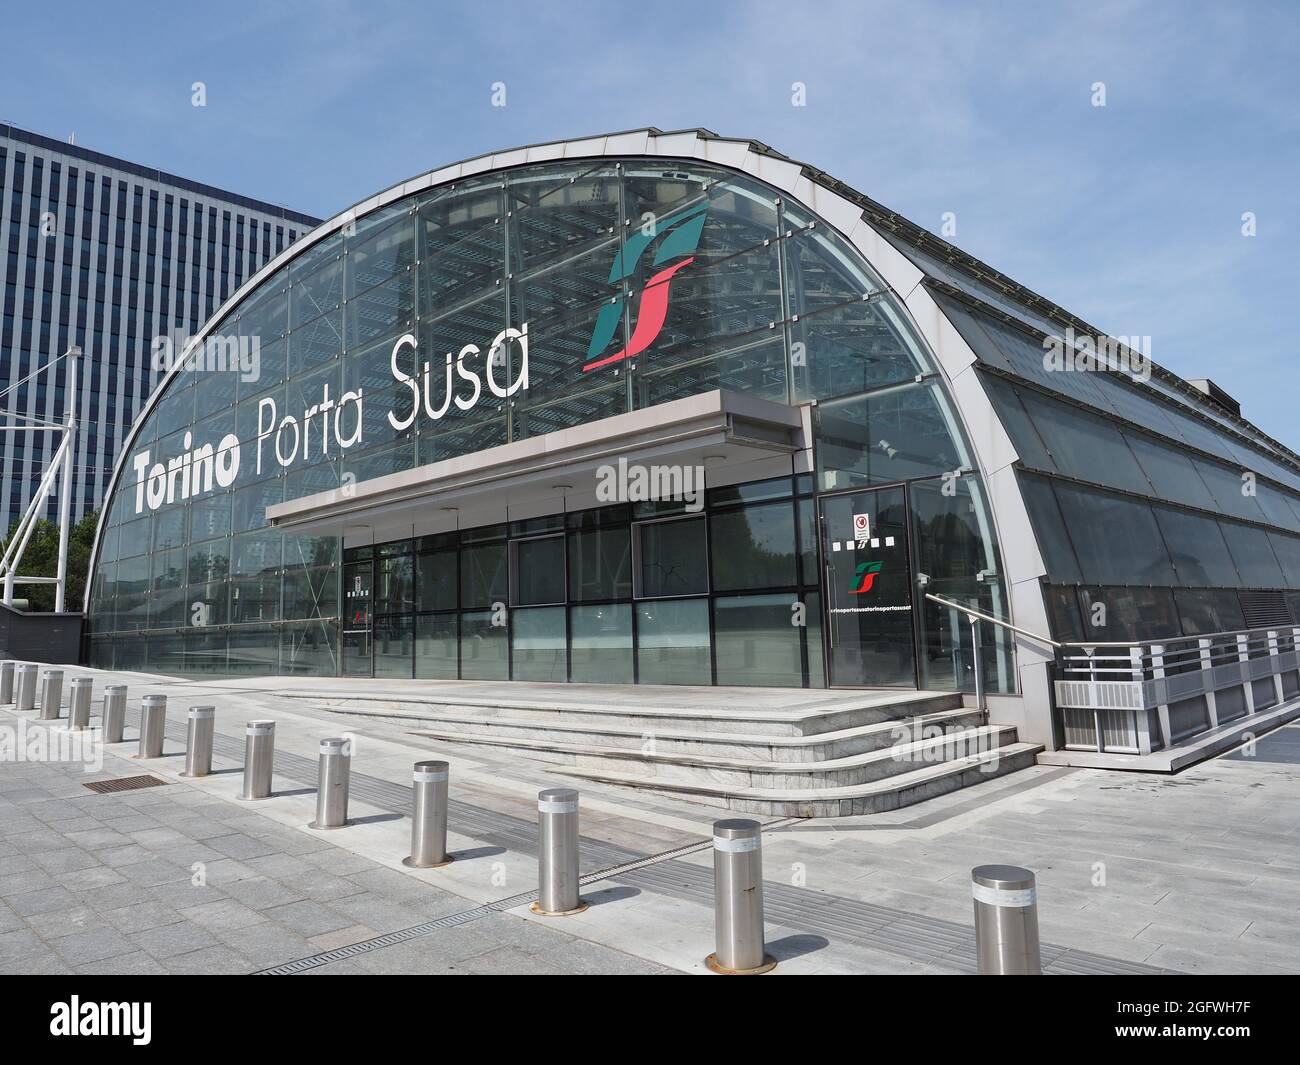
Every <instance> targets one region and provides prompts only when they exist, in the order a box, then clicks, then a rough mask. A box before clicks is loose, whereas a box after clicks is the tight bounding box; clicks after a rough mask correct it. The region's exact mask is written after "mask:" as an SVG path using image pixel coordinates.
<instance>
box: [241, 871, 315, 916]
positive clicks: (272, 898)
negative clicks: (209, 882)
mask: <svg viewBox="0 0 1300 1065" xmlns="http://www.w3.org/2000/svg"><path fill="white" fill-rule="evenodd" d="M223 890H224V891H225V892H226V894H228V895H229V896H230V897H231V898H233V899H236V900H238V901H239V902H242V903H243V904H244V905H245V906H248V907H249V908H251V909H254V910H265V909H268V908H270V907H272V906H283V905H284V904H285V903H288V902H301V901H302V900H303V899H305V898H306V896H305V895H304V894H303V893H302V892H301V891H298V890H297V889H296V888H292V887H289V886H287V885H285V884H282V883H280V882H279V881H276V880H272V879H270V878H269V877H265V876H257V877H250V878H248V879H247V880H237V881H235V882H234V883H232V884H226V885H224V887H223Z"/></svg>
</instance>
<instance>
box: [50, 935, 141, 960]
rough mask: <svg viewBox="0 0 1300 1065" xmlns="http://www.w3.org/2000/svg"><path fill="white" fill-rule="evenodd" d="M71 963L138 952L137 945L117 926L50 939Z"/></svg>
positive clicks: (53, 945) (52, 944)
mask: <svg viewBox="0 0 1300 1065" xmlns="http://www.w3.org/2000/svg"><path fill="white" fill-rule="evenodd" d="M49 942H50V945H51V946H52V947H53V948H54V949H55V950H57V951H58V952H59V954H60V955H61V956H62V957H63V959H64V960H65V961H66V962H68V963H69V964H70V965H84V964H87V963H90V962H96V961H104V960H106V959H108V958H114V957H119V956H121V955H125V954H133V953H135V952H136V949H137V948H136V945H135V944H134V943H132V942H131V940H129V939H128V938H127V937H126V936H124V935H123V934H122V933H121V932H119V931H118V930H117V929H116V928H95V929H92V930H89V931H85V932H75V933H73V934H72V935H68V936H60V937H59V938H58V939H54V940H50V941H49Z"/></svg>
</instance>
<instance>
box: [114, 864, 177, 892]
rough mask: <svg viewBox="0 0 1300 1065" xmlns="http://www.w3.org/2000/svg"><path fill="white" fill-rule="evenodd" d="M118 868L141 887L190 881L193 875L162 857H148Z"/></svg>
mask: <svg viewBox="0 0 1300 1065" xmlns="http://www.w3.org/2000/svg"><path fill="white" fill-rule="evenodd" d="M116 868H117V871H118V872H119V873H121V874H122V875H123V876H124V877H126V878H127V879H128V880H130V881H131V882H132V883H134V884H139V885H140V886H141V887H153V886H155V885H157V884H173V883H176V882H178V881H188V880H189V879H190V877H191V876H192V874H191V873H190V871H189V870H188V869H182V868H181V867H180V866H178V865H176V864H174V863H172V862H168V861H164V860H163V859H162V858H146V859H145V860H144V861H142V862H132V863H131V864H130V865H119V866H117V867H116Z"/></svg>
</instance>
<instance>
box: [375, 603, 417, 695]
mask: <svg viewBox="0 0 1300 1065" xmlns="http://www.w3.org/2000/svg"><path fill="white" fill-rule="evenodd" d="M413 639H414V625H413V624H412V618H411V616H410V615H409V614H390V615H383V614H381V615H380V616H379V617H377V618H376V619H375V676H376V677H405V678H408V679H409V678H410V677H411V676H412V672H411V670H412V654H413V648H412V642H413Z"/></svg>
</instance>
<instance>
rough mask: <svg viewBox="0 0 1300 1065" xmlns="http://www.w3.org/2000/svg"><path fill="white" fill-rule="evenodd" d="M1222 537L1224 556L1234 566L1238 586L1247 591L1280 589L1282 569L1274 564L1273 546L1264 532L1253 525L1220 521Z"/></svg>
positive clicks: (1282, 585) (1282, 578) (1275, 560)
mask: <svg viewBox="0 0 1300 1065" xmlns="http://www.w3.org/2000/svg"><path fill="white" fill-rule="evenodd" d="M1219 528H1221V529H1222V530H1223V538H1224V540H1226V541H1227V544H1228V553H1229V554H1231V555H1232V561H1233V562H1234V563H1236V566H1237V572H1238V573H1240V574H1241V583H1242V585H1243V586H1245V587H1247V588H1283V587H1285V586H1286V579H1285V578H1284V577H1283V576H1282V568H1281V567H1280V566H1279V565H1278V564H1277V556H1276V555H1274V554H1273V546H1272V544H1270V543H1269V539H1268V533H1267V532H1265V531H1264V530H1263V529H1257V528H1255V527H1254V526H1253V525H1239V524H1237V523H1236V522H1227V521H1225V522H1220V523H1219Z"/></svg>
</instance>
